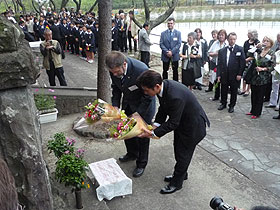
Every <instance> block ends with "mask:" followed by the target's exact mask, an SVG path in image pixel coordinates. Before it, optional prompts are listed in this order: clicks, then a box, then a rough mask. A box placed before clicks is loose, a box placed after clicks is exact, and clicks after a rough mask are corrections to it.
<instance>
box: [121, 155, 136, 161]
mask: <svg viewBox="0 0 280 210" xmlns="http://www.w3.org/2000/svg"><path fill="white" fill-rule="evenodd" d="M131 160H136V157H132V156H130V155H128V154H126V155H124V156H121V157H120V158H119V161H121V162H123V163H124V162H128V161H131Z"/></svg>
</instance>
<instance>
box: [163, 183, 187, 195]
mask: <svg viewBox="0 0 280 210" xmlns="http://www.w3.org/2000/svg"><path fill="white" fill-rule="evenodd" d="M181 189H182V187H175V186H172V185H166V186H165V187H164V188H162V189H161V190H160V193H161V194H171V193H174V192H176V191H177V190H181Z"/></svg>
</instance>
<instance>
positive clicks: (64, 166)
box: [55, 149, 88, 209]
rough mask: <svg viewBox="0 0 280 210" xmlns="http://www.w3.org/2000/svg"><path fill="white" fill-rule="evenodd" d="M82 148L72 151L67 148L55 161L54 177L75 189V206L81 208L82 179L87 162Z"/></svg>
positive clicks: (83, 185) (84, 175)
mask: <svg viewBox="0 0 280 210" xmlns="http://www.w3.org/2000/svg"><path fill="white" fill-rule="evenodd" d="M83 154H84V150H83V149H78V150H76V151H74V152H71V151H70V150H67V151H65V152H64V154H63V155H62V156H61V157H60V158H59V159H58V161H57V162H56V169H55V179H56V180H57V181H58V182H60V183H64V184H65V186H71V187H72V191H75V196H76V207H77V209H82V208H83V205H82V196H81V189H82V188H86V186H85V184H84V180H85V179H86V176H87V175H86V171H87V170H88V164H87V162H86V161H85V160H84V159H83Z"/></svg>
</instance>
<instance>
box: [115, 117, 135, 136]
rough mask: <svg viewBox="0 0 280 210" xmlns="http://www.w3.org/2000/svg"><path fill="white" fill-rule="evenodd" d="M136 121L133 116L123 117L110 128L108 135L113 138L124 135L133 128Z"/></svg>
mask: <svg viewBox="0 0 280 210" xmlns="http://www.w3.org/2000/svg"><path fill="white" fill-rule="evenodd" d="M136 123H137V121H136V120H135V119H134V118H124V119H122V120H121V121H120V122H119V123H118V124H117V125H113V126H112V127H111V128H110V136H111V137H113V138H119V137H121V136H124V135H126V134H127V133H129V132H130V131H131V130H132V129H133V127H134V126H135V125H136Z"/></svg>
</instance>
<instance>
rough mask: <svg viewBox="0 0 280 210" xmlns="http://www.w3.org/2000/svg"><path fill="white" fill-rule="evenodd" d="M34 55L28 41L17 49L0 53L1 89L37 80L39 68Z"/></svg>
mask: <svg viewBox="0 0 280 210" xmlns="http://www.w3.org/2000/svg"><path fill="white" fill-rule="evenodd" d="M0 39H1V38H0ZM33 56H34V55H33V54H32V51H31V49H30V47H29V45H28V43H27V42H23V43H21V44H20V46H19V48H18V50H17V51H13V52H6V53H3V52H2V53H0V90H1V89H2V90H3V89H8V88H15V87H24V86H27V85H28V84H33V83H35V82H36V78H37V77H38V76H39V68H38V67H37V66H35V63H34V59H33Z"/></svg>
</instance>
